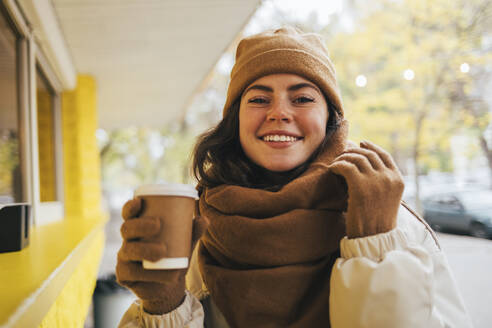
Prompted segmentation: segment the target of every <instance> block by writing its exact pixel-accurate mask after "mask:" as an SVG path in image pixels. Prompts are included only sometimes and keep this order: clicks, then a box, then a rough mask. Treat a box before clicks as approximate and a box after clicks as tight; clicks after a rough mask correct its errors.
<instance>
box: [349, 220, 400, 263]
mask: <svg viewBox="0 0 492 328" xmlns="http://www.w3.org/2000/svg"><path fill="white" fill-rule="evenodd" d="M406 247H407V238H406V236H405V233H404V232H403V231H402V230H401V229H400V228H395V229H393V230H391V231H388V232H385V233H380V234H377V235H373V236H368V237H362V238H354V239H349V238H348V237H344V238H343V239H342V241H341V242H340V255H341V257H342V258H344V259H350V258H354V257H365V258H368V259H371V260H373V261H374V262H380V261H382V260H383V258H384V256H385V254H386V253H388V252H390V251H393V250H402V249H405V248H406Z"/></svg>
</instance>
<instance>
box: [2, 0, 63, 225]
mask: <svg viewBox="0 0 492 328" xmlns="http://www.w3.org/2000/svg"><path fill="white" fill-rule="evenodd" d="M34 40H35V38H34V36H33V35H32V31H31V30H30V29H29V28H28V27H27V24H26V22H25V21H24V18H23V16H22V14H21V13H20V11H19V9H18V8H17V5H16V4H15V2H12V1H7V2H5V3H4V2H0V204H7V203H16V202H29V203H30V204H31V205H32V213H33V221H34V222H35V223H36V224H40V223H41V224H42V223H48V222H52V221H56V220H59V219H61V218H62V217H63V202H62V201H63V187H62V185H63V184H62V180H63V174H62V173H63V172H62V171H63V170H62V155H61V148H62V147H61V123H60V96H59V94H60V92H61V91H60V90H61V87H60V82H59V80H58V79H57V77H56V75H55V74H54V73H53V71H52V69H51V66H50V64H49V63H48V61H47V59H46V58H45V57H44V54H43V52H42V51H41V49H40V48H39V47H38V46H37V44H36V42H35V41H34Z"/></svg>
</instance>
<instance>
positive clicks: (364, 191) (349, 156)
mask: <svg viewBox="0 0 492 328" xmlns="http://www.w3.org/2000/svg"><path fill="white" fill-rule="evenodd" d="M360 146H361V148H348V149H346V150H345V151H344V152H343V154H342V155H340V156H338V157H337V158H336V159H335V160H334V161H333V163H332V164H331V165H330V169H331V171H332V172H333V173H335V174H339V175H341V176H343V177H344V178H345V180H346V182H347V186H348V208H347V213H346V223H345V225H346V232H347V236H348V237H349V238H360V237H366V236H371V235H375V234H378V233H383V232H388V231H390V230H392V229H393V228H395V227H396V217H397V213H398V207H399V206H400V202H401V196H402V194H403V189H404V183H403V178H402V176H401V173H400V171H399V170H398V168H397V167H396V164H395V162H394V161H393V158H392V157H391V155H390V154H389V153H387V152H386V151H385V150H384V149H382V148H381V147H379V146H377V145H375V144H373V143H371V142H368V141H363V142H361V143H360Z"/></svg>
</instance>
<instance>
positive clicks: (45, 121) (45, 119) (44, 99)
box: [36, 68, 57, 202]
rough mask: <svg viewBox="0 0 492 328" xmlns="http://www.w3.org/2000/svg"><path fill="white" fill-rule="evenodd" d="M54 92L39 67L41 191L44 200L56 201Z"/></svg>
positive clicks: (37, 81)
mask: <svg viewBox="0 0 492 328" xmlns="http://www.w3.org/2000/svg"><path fill="white" fill-rule="evenodd" d="M54 95H55V94H54V92H53V90H52V88H51V87H50V85H49V84H48V81H47V80H46V78H45V77H44V75H43V74H42V72H41V71H40V69H39V68H38V69H37V70H36V101H37V107H38V112H37V116H38V152H39V189H40V190H39V193H40V200H41V201H42V202H51V201H56V200H57V197H56V174H55V133H54V132H55V115H54Z"/></svg>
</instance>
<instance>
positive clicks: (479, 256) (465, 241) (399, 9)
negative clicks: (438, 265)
mask: <svg viewBox="0 0 492 328" xmlns="http://www.w3.org/2000/svg"><path fill="white" fill-rule="evenodd" d="M53 3H54V8H55V12H56V13H57V15H58V16H59V18H58V19H59V22H60V24H61V26H63V30H64V34H65V36H66V38H67V43H68V46H69V48H70V49H71V51H72V54H73V57H74V60H75V62H76V63H77V64H78V67H82V69H81V70H82V71H84V70H85V71H87V72H91V71H96V70H99V72H100V73H99V74H100V76H99V77H98V76H97V75H96V82H97V84H98V88H99V97H100V98H99V100H98V110H99V111H100V112H99V121H100V124H99V126H98V128H97V130H96V138H97V145H98V151H99V155H100V162H101V181H102V182H101V186H102V194H103V206H104V208H105V211H107V212H108V213H109V221H108V223H107V225H106V227H105V232H106V242H105V248H104V253H103V257H102V261H101V266H100V268H99V273H98V277H99V281H98V286H97V287H96V292H95V294H94V304H95V303H98V302H99V303H98V304H95V305H93V306H92V307H91V311H90V313H89V315H88V316H87V319H86V322H85V327H87V328H89V327H94V326H96V325H97V323H96V321H97V320H102V319H95V318H94V316H97V314H96V313H95V312H97V311H99V312H100V313H101V312H105V311H106V312H107V311H110V310H107V309H106V308H105V309H104V310H101V309H102V308H103V307H104V306H108V308H111V306H110V305H107V304H109V303H111V304H112V306H113V307H112V309H113V310H114V308H116V309H117V310H114V311H121V312H120V313H118V314H116V315H115V316H116V317H118V316H121V313H122V312H124V311H125V310H126V307H127V306H128V302H130V301H131V299H132V298H133V296H132V295H129V294H127V293H125V292H124V291H121V290H119V288H118V287H117V286H116V285H115V284H114V276H113V275H114V269H115V264H116V253H117V251H118V249H119V247H120V245H121V238H120V235H119V228H120V225H121V222H122V221H121V216H120V212H121V207H122V205H123V204H124V202H125V201H126V200H128V199H130V198H132V193H133V190H134V189H135V188H136V187H137V186H138V185H140V184H143V183H156V182H160V181H168V182H178V183H194V180H193V178H192V176H191V174H190V155H191V151H192V148H193V145H194V142H195V140H196V137H197V136H198V135H199V134H201V133H203V132H204V131H206V130H207V129H209V128H211V127H213V126H214V125H216V124H217V123H218V122H219V120H220V119H221V113H222V106H223V104H224V102H225V97H226V91H227V84H228V81H229V73H230V70H231V68H232V65H233V63H234V56H235V54H234V51H235V48H236V45H237V42H238V41H239V40H240V39H241V38H243V37H245V36H248V35H251V34H254V33H258V32H261V31H263V30H265V29H269V28H277V27H281V26H284V25H292V26H296V27H298V28H300V29H302V30H304V31H306V32H309V31H313V32H316V33H319V34H321V35H323V36H324V38H325V40H326V47H327V49H328V51H329V53H330V57H331V59H332V61H333V63H334V65H335V67H336V70H337V78H338V83H339V86H340V88H341V91H342V97H343V101H344V107H345V113H346V117H347V118H348V120H349V122H350V139H351V140H353V141H355V142H359V141H362V140H371V141H373V142H375V143H377V144H379V145H381V146H382V147H383V148H385V149H386V150H388V151H389V152H390V153H391V154H392V156H393V157H394V159H395V161H396V162H397V164H398V166H399V168H400V170H401V172H402V173H403V175H404V178H405V184H406V187H405V193H404V200H405V201H406V202H408V203H409V204H411V206H412V207H414V208H415V210H416V211H417V212H418V213H420V214H421V215H422V216H424V218H425V219H426V220H427V221H428V222H429V223H430V224H431V226H432V227H433V228H434V229H435V230H437V231H439V237H440V239H441V243H442V247H443V249H444V250H445V252H446V253H447V255H448V258H449V262H450V264H451V266H452V268H453V271H454V273H455V276H456V280H457V282H458V285H459V287H460V290H461V292H462V294H463V297H464V299H465V302H466V305H467V307H468V309H469V311H470V315H471V316H472V319H473V321H474V324H475V327H489V326H490V322H491V321H492V313H491V312H490V311H489V306H490V304H491V303H492V281H491V278H490V277H491V276H492V255H490V254H492V241H491V240H490V238H491V237H492V124H491V115H492V2H491V1H490V0H454V1H449V0H371V1H362V0H331V1H322V0H319V1H315V0H303V1H294V0H262V1H246V2H242V3H241V2H239V1H216V0H214V1H203V2H200V1H183V2H180V3H179V4H178V3H177V2H176V1H156V0H154V1H151V0H148V1H142V2H138V1H123V0H122V1H116V0H113V1H109V0H107V1H102V2H100V3H97V2H96V1H85V2H84V1H75V0H73V1H68V0H66V1H61V0H54V1H53ZM137 3H138V5H137ZM163 4H165V5H163ZM166 6H167V7H166ZM144 7H145V8H146V9H145V10H143V9H142V8H144ZM229 7H230V8H229ZM233 7H235V11H234V10H232V9H231V8H233ZM97 8H101V10H100V11H98V9H97ZM163 8H164V9H165V10H164V9H163ZM169 8H171V9H172V10H174V11H173V13H174V14H176V12H177V13H178V15H174V16H172V15H171V16H170V14H168V13H167V9H169ZM171 9H169V10H170V11H171ZM226 9H227V10H226ZM149 10H150V11H149ZM159 10H161V11H159ZM149 12H152V13H153V14H152V15H149V16H145V15H146V14H145V13H147V14H148V13H149ZM200 12H203V14H200ZM104 13H106V15H108V17H109V18H107V19H106V23H100V21H97V20H96V19H97V18H98V17H99V16H102V15H104ZM108 13H109V14H108ZM123 13H125V15H127V16H123ZM208 13H214V15H215V16H214V17H215V18H214V19H216V20H217V19H223V20H228V21H236V22H235V25H234V28H233V29H231V31H226V30H225V29H219V28H216V29H215V30H214V29H211V28H210V26H209V25H210V24H213V22H211V21H210V20H206V19H205V18H204V19H201V18H200V19H198V17H202V15H203V17H206V16H207V14H208ZM233 13H234V15H232V14H233ZM159 21H163V22H165V27H163V26H164V25H158V26H160V27H159V28H165V29H166V30H165V33H164V31H163V36H164V35H165V37H166V38H165V39H160V30H159V29H158V28H156V24H158V23H157V22H159ZM163 24H164V23H163ZM217 24H218V23H217ZM231 24H232V23H231ZM207 28H208V29H207ZM130 29H136V30H138V31H139V33H134V34H131V33H130V34H128V33H126V32H125V33H126V34H125V39H118V38H113V37H112V38H111V40H110V41H109V42H108V41H107V40H106V41H105V42H102V41H101V42H99V41H98V40H99V39H98V38H97V35H101V36H104V35H111V34H110V33H114V34H116V35H118V33H124V32H123V31H128V30H130ZM200 30H203V33H208V34H207V35H206V36H205V35H204V36H203V38H196V37H195V38H192V37H191V36H190V35H191V34H192V33H195V34H196V33H198V32H197V31H200ZM91 33H92V34H91ZM210 33H215V34H210ZM195 36H196V35H195ZM122 42H127V44H125V46H124V47H121V43H122ZM214 42H215V43H214ZM88 43H90V47H89V46H88ZM156 43H157V44H159V46H156ZM110 48H112V49H113V51H115V52H113V53H111V57H108V56H105V54H106V53H108V52H110ZM209 49H214V52H211V51H210V50H209ZM84 51H85V52H84ZM116 51H117V52H116ZM183 52H185V53H186V56H184V57H183V55H182V53H183ZM107 58H111V60H110V61H105V60H106V59H107ZM159 61H161V62H162V65H163V67H164V65H166V66H165V67H172V66H173V65H176V67H177V68H178V69H175V70H172V69H171V70H170V69H160V68H159ZM147 62H149V63H150V62H151V63H152V64H151V65H146V63H147ZM200 63H201V66H200ZM203 63H205V64H203ZM210 63H212V64H210ZM84 65H85V66H84ZM118 65H120V66H118ZM118 67H126V69H125V70H124V71H121V69H119V68H118ZM139 79H140V80H139ZM131 83H132V84H131ZM136 84H141V85H142V88H138V87H136V86H135V85H136ZM108 95H111V97H112V98H110V97H109V96H108ZM164 113H171V114H166V116H164ZM16 142H17V140H16V139H15V138H14V137H12V136H9V135H7V134H2V135H0V159H1V160H0V174H4V173H5V174H7V173H8V174H9V175H10V172H11V171H12V170H13V169H12V168H13V167H15V163H13V162H12V161H14V160H15V159H13V160H12V161H9V160H8V158H9V155H8V154H10V153H11V152H12V149H13V148H15V147H16V144H15V143H16ZM11 157H12V156H11ZM12 158H13V157H12ZM8 179H9V178H7V177H6V178H5V179H4V180H3V181H7V180H8ZM8 187H9V184H8V183H5V184H3V185H2V184H0V195H2V194H9V192H8V191H5V190H7V188H8ZM2 188H4V189H5V190H4V191H2ZM12 193H13V192H12V191H10V194H12ZM0 197H1V196H0ZM112 295H117V297H116V298H111V300H110V301H109V303H107V304H106V305H104V304H103V303H104V301H103V300H102V299H103V298H104V297H106V296H107V297H112ZM118 295H119V296H118ZM121 295H123V296H121ZM118 302H120V303H118ZM101 304H102V305H101ZM98 307H99V310H97V308H98ZM113 310H111V311H113Z"/></svg>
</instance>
